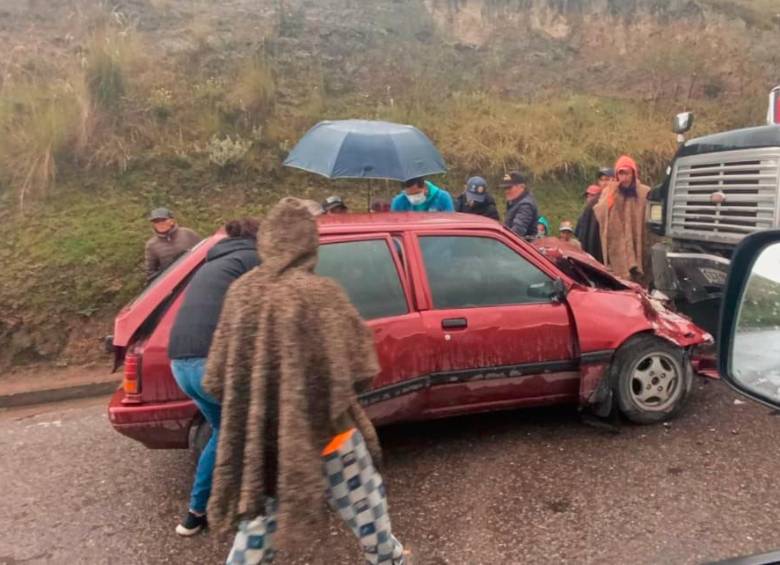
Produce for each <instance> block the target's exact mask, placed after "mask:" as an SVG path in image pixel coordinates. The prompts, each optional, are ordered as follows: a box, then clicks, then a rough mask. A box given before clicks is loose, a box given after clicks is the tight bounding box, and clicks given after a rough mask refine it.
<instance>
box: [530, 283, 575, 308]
mask: <svg viewBox="0 0 780 565" xmlns="http://www.w3.org/2000/svg"><path fill="white" fill-rule="evenodd" d="M528 296H530V297H532V298H540V299H543V300H552V301H553V302H558V303H560V302H563V301H564V300H565V299H566V285H565V284H563V280H562V279H560V278H558V279H555V280H552V281H550V280H547V281H544V282H541V283H537V284H532V285H530V286H529V287H528Z"/></svg>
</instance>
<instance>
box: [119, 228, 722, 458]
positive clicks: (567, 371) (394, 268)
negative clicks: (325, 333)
mask: <svg viewBox="0 0 780 565" xmlns="http://www.w3.org/2000/svg"><path fill="white" fill-rule="evenodd" d="M319 230H320V241H321V247H320V250H319V264H318V266H317V272H318V273H320V274H322V275H325V276H328V277H332V278H334V279H336V280H337V281H338V282H339V283H341V285H342V286H343V287H344V288H345V289H346V291H347V293H348V295H349V297H350V299H351V300H352V302H353V303H354V304H355V306H356V307H357V309H358V310H359V311H360V313H361V315H362V316H363V318H364V319H365V320H366V321H367V323H368V325H369V326H370V327H371V328H372V329H373V331H374V335H375V338H376V347H377V351H378V354H379V360H380V364H381V372H380V373H379V374H378V375H376V377H375V378H374V381H373V385H372V387H371V388H370V389H369V390H368V391H367V392H365V393H364V394H363V395H362V396H361V401H362V402H363V403H364V405H365V407H366V410H367V412H368V414H369V416H370V417H371V418H372V419H373V420H374V422H375V423H377V424H387V423H391V422H399V421H409V420H420V419H429V418H441V417H446V416H453V415H456V414H465V413H473V412H482V411H490V410H503V409H509V408H516V407H521V406H541V405H550V404H564V403H567V404H574V405H577V404H579V405H580V406H590V408H591V409H592V410H594V411H596V412H597V413H599V412H602V413H606V412H608V411H609V410H610V409H611V407H612V406H613V404H615V403H616V405H617V406H618V407H619V408H620V410H621V411H622V412H623V413H624V414H625V415H626V416H627V417H628V418H629V419H631V420H633V421H635V422H638V423H651V422H657V421H661V420H664V419H667V418H669V417H671V416H673V415H674V414H675V413H676V412H677V411H678V410H679V409H680V408H681V407H682V406H683V404H684V402H685V399H686V397H687V396H688V393H689V392H690V389H691V384H692V379H693V371H692V369H691V367H692V364H691V359H692V355H694V353H695V349H696V346H698V345H703V344H707V343H708V342H711V337H710V336H709V335H708V334H707V333H706V332H704V331H703V330H701V329H699V328H698V327H696V326H695V325H694V324H693V323H692V322H690V321H689V320H688V319H686V318H682V317H680V316H678V315H676V314H674V313H672V312H670V311H668V310H666V309H665V308H664V307H663V306H662V305H661V304H659V303H657V302H655V301H653V300H651V299H650V298H649V297H648V296H647V294H646V293H645V292H644V291H643V290H642V289H641V288H639V287H638V286H636V285H633V284H631V283H627V282H625V281H621V280H619V279H616V278H615V277H613V276H612V275H611V274H609V273H608V272H607V271H606V270H605V269H604V267H603V266H601V265H600V264H598V263H596V262H595V261H594V260H593V259H592V258H591V257H590V256H589V255H586V254H583V253H581V252H577V251H566V250H562V249H556V248H546V249H542V250H541V251H540V250H538V249H536V248H534V247H532V246H531V245H529V244H528V243H526V242H525V241H522V240H521V239H519V238H517V237H516V236H515V235H514V234H512V233H511V232H509V231H508V230H506V229H504V228H503V227H502V226H500V225H499V224H498V223H496V222H494V221H492V220H489V219H485V218H481V217H479V216H474V215H463V214H369V215H352V214H341V215H333V216H323V217H321V218H320V219H319ZM222 237H224V235H223V234H221V233H218V234H216V235H214V236H212V237H211V238H209V239H207V240H205V241H203V242H202V243H200V244H199V245H198V246H197V247H195V248H194V249H193V250H192V251H191V252H189V253H188V254H186V255H185V256H183V257H182V258H181V259H179V261H177V262H176V263H175V264H174V265H172V266H171V267H170V268H169V269H168V270H167V271H166V272H165V273H164V274H163V275H161V276H160V277H159V278H158V279H157V280H156V281H155V282H154V283H153V284H152V285H151V286H150V287H149V288H147V289H146V290H145V291H144V293H143V294H141V295H140V296H139V297H138V298H137V299H136V300H135V301H134V302H133V303H131V304H130V305H128V306H127V307H126V308H124V309H123V310H122V312H121V313H120V314H119V315H118V317H117V319H116V323H115V333H114V336H113V349H114V352H115V356H116V365H117V367H118V366H120V365H121V364H122V363H124V382H123V385H122V387H120V389H119V390H117V392H116V393H115V394H114V396H113V398H112V399H111V402H110V405H109V410H108V411H109V417H110V421H111V423H112V425H113V426H114V427H115V428H116V429H117V431H119V432H120V433H122V434H125V435H127V436H129V437H131V438H133V439H136V440H138V441H140V442H142V443H144V444H145V445H147V446H148V447H152V448H177V447H178V448H184V447H187V446H188V445H190V444H191V443H193V442H195V443H197V442H198V438H197V435H198V431H199V430H200V429H201V428H202V426H201V419H200V416H199V414H198V411H197V410H196V408H195V406H194V405H193V404H192V402H191V401H190V400H189V399H188V398H187V397H186V396H185V395H184V394H183V393H182V392H181V391H180V390H179V388H178V387H177V386H176V383H175V381H174V379H173V377H172V375H171V371H170V366H169V360H168V357H167V355H166V350H167V345H168V336H169V333H170V330H171V327H172V325H173V321H174V318H175V317H176V313H177V311H178V309H179V306H180V305H181V303H182V299H183V296H184V293H185V292H186V289H187V283H188V281H189V280H190V278H191V277H192V275H193V274H194V273H195V272H196V271H197V270H198V268H199V267H200V266H201V265H202V264H203V261H204V259H205V257H206V252H207V251H208V250H209V249H210V248H211V247H212V246H213V245H214V244H215V243H216V242H217V241H218V240H219V239H221V238H222Z"/></svg>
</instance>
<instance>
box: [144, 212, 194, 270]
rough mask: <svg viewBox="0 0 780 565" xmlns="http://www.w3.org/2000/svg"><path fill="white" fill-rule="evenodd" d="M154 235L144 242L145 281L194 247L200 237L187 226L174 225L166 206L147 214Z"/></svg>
mask: <svg viewBox="0 0 780 565" xmlns="http://www.w3.org/2000/svg"><path fill="white" fill-rule="evenodd" d="M149 221H150V222H152V229H154V236H153V237H152V238H151V239H150V240H149V241H147V242H146V252H145V257H146V282H147V283H150V282H152V280H154V278H155V277H157V275H159V274H160V273H162V272H163V271H164V270H165V269H167V268H168V267H170V265H171V264H172V263H173V262H174V261H176V259H178V258H179V257H181V256H182V255H183V254H184V253H186V252H187V251H189V250H190V249H192V248H193V247H195V245H197V243H198V242H199V241H200V240H201V237H200V236H199V235H198V234H197V233H195V232H194V231H192V230H191V229H189V228H182V227H179V226H178V225H176V219H175V218H174V217H173V212H171V211H170V210H168V208H156V209H155V210H152V213H151V214H150V215H149Z"/></svg>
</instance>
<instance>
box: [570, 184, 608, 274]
mask: <svg viewBox="0 0 780 565" xmlns="http://www.w3.org/2000/svg"><path fill="white" fill-rule="evenodd" d="M600 195H601V188H600V187H599V186H597V185H591V186H589V187H588V190H586V191H585V209H584V210H583V211H582V214H580V218H579V219H578V220H577V227H576V228H575V229H574V235H575V237H576V238H577V239H578V240H579V241H580V243H581V244H582V249H583V251H585V252H586V253H590V254H591V255H592V256H593V258H594V259H596V261H598V262H599V263H603V262H604V257H603V254H602V252H601V233H600V231H599V222H598V220H597V219H596V216H595V215H594V214H593V207H594V206H595V205H596V203H597V202H598V201H599V196H600Z"/></svg>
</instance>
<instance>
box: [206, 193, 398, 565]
mask: <svg viewBox="0 0 780 565" xmlns="http://www.w3.org/2000/svg"><path fill="white" fill-rule="evenodd" d="M318 246H319V237H318V231H317V225H316V222H315V220H314V216H313V215H312V213H311V211H310V210H309V206H307V203H306V202H304V201H301V200H298V199H296V198H284V199H282V200H281V201H280V202H279V203H278V204H277V205H276V206H275V207H274V208H273V209H272V210H271V212H270V213H269V214H268V216H267V218H266V220H265V222H264V224H263V231H262V232H261V235H260V243H259V251H260V255H261V256H262V257H263V263H262V265H261V266H260V267H258V268H256V269H254V270H253V271H251V272H250V273H247V274H246V275H244V276H243V277H242V278H241V279H239V280H238V281H236V283H235V284H233V286H232V287H231V288H230V290H229V291H228V295H227V297H226V299H225V304H224V307H223V311H222V316H221V318H220V322H219V325H218V327H217V330H216V333H215V335H214V340H213V343H212V346H211V350H210V351H209V359H208V365H207V368H206V375H205V378H204V381H203V388H204V389H205V390H206V391H207V392H208V393H209V394H211V395H212V396H213V397H214V398H216V399H218V400H219V401H220V402H221V405H222V420H221V427H220V435H219V444H218V448H217V458H216V464H215V467H214V475H213V484H212V490H211V497H210V499H209V505H208V516H209V521H210V522H211V523H212V524H214V525H216V526H217V527H218V528H220V529H222V530H227V529H231V528H236V527H237V526H238V528H239V531H238V534H237V535H236V538H235V541H234V545H233V548H232V550H231V553H230V556H229V557H228V563H259V562H260V561H261V560H263V559H265V561H263V562H268V561H269V560H270V558H271V556H272V555H273V551H274V550H278V551H279V552H281V555H280V557H284V559H283V561H284V562H288V561H291V560H294V559H295V558H298V555H299V553H305V552H306V551H316V550H317V549H318V547H319V546H318V543H319V542H320V541H321V540H327V539H329V537H330V534H329V529H328V520H327V514H326V512H327V505H326V504H325V502H326V500H325V497H324V496H323V494H325V492H326V487H327V489H328V490H327V493H328V496H329V497H330V500H331V501H333V505H332V507H333V508H336V509H338V513H339V516H340V517H341V518H342V519H343V520H344V521H345V522H349V524H350V527H351V528H352V531H353V533H355V535H356V536H357V537H358V538H359V540H360V544H361V546H362V548H363V552H364V555H365V557H366V559H367V560H368V562H369V563H381V564H402V563H403V562H404V557H403V548H402V547H401V544H400V543H399V542H398V540H396V539H395V538H394V537H393V536H392V533H391V532H390V521H389V516H388V514H387V505H386V500H385V496H384V486H383V484H382V479H381V476H380V475H379V474H378V473H377V472H376V470H375V468H374V466H373V465H374V463H373V462H374V461H377V462H378V460H379V457H380V451H379V444H378V439H377V435H376V432H375V430H374V428H373V426H372V424H371V422H370V421H369V420H368V418H367V416H366V414H365V413H364V412H363V410H362V408H361V407H360V405H359V404H358V400H357V393H356V389H357V387H359V386H362V385H366V384H367V383H369V382H370V380H371V379H372V378H373V377H374V376H375V375H376V374H377V373H378V371H379V366H378V362H377V356H376V352H375V350H374V341H373V336H372V333H371V332H370V330H369V329H368V328H367V327H366V325H365V324H364V323H363V321H362V320H361V318H360V316H359V315H358V313H357V311H356V310H355V308H354V306H352V304H351V303H350V301H349V299H348V298H347V296H346V294H345V292H344V291H343V290H342V288H341V287H340V286H339V285H338V284H337V283H335V282H334V281H333V280H331V279H327V278H324V277H320V276H318V275H316V274H315V273H314V269H315V267H316V264H317V250H318ZM334 436H336V437H335V438H334ZM329 442H330V443H329ZM326 445H327V448H326ZM323 448H326V450H325V451H323ZM356 477H359V479H360V480H357V479H356ZM347 483H349V484H347ZM358 505H362V506H358ZM272 533H273V536H271V535H270V534H272ZM271 541H272V543H273V546H269V544H270V543H271ZM296 552H298V553H296ZM307 557H308V556H307ZM315 557H316V559H321V561H312V560H311V559H310V560H309V562H310V563H312V562H323V563H336V562H342V563H343V562H345V561H346V560H345V559H343V558H337V557H334V556H332V555H329V556H325V555H322V552H320V553H319V554H318V555H316V556H315Z"/></svg>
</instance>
